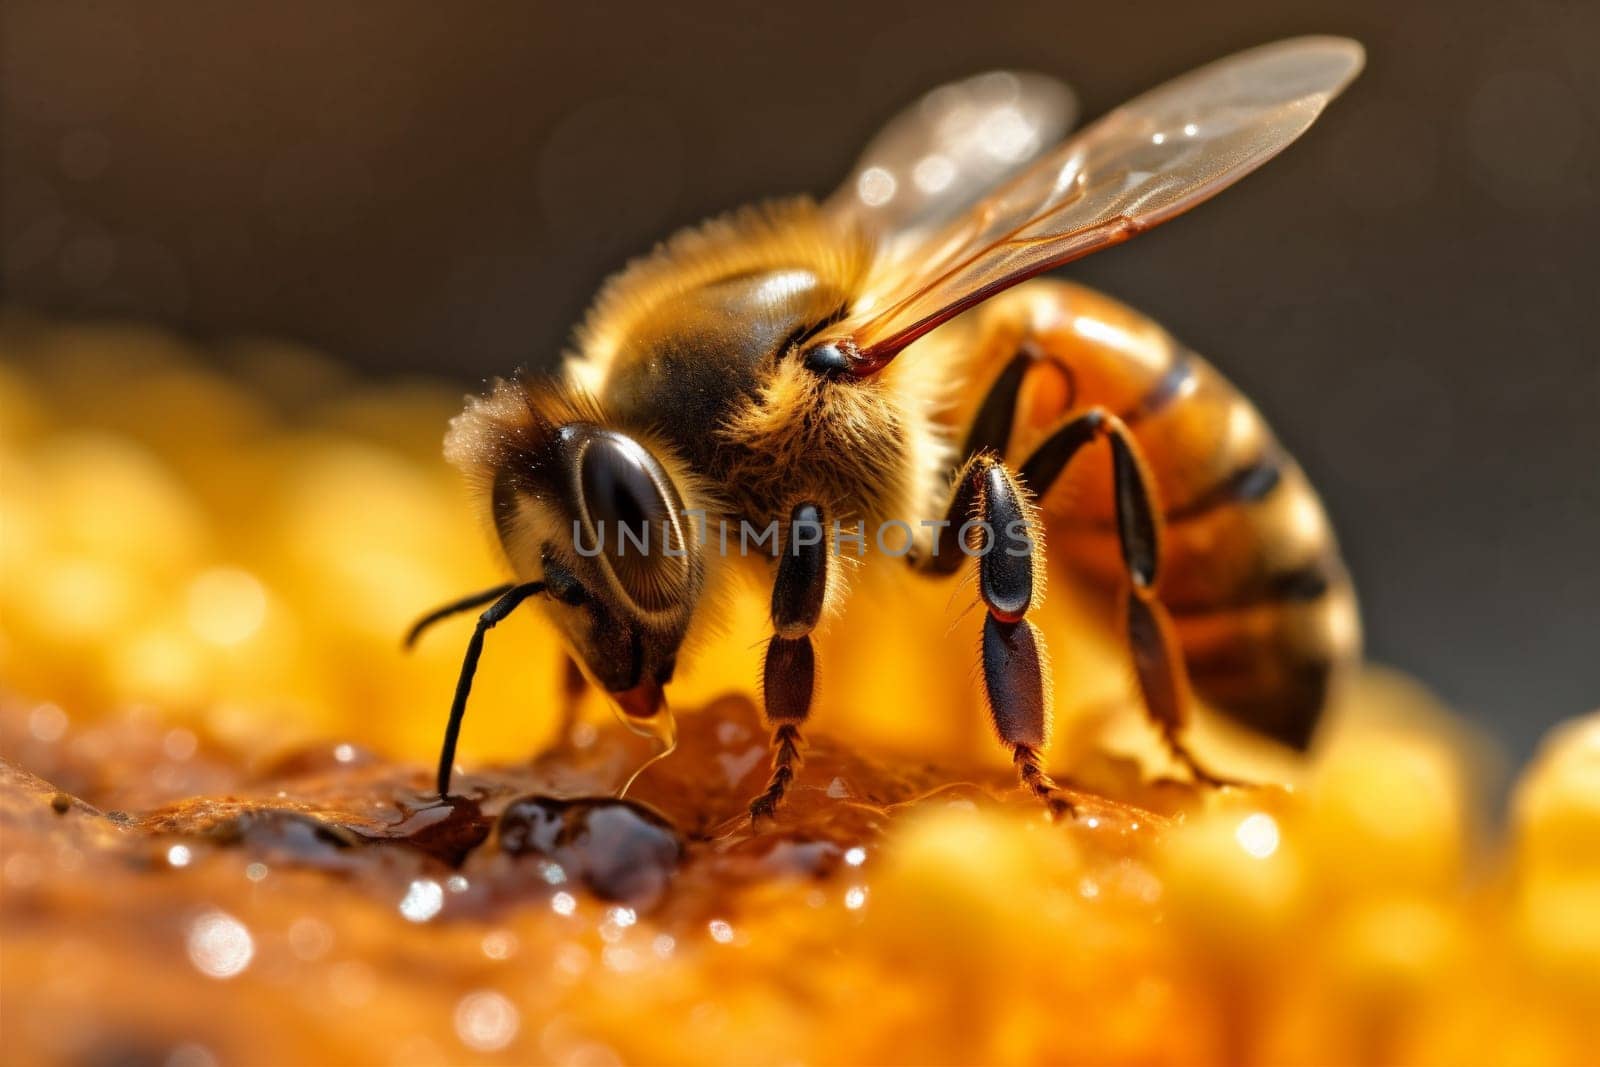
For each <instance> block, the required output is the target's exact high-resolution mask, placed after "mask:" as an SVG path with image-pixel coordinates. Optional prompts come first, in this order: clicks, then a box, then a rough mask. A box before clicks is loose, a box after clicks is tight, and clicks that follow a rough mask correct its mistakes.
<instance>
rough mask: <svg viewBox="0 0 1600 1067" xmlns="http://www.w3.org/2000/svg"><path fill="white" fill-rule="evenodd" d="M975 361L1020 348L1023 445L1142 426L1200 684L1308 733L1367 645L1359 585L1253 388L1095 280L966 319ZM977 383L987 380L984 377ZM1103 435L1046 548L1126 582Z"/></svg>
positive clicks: (1292, 736) (997, 303)
mask: <svg viewBox="0 0 1600 1067" xmlns="http://www.w3.org/2000/svg"><path fill="white" fill-rule="evenodd" d="M973 319H974V322H973V323H972V324H971V325H970V326H969V329H973V330H974V332H973V333H972V334H971V335H970V336H971V339H972V341H973V342H974V344H975V345H976V346H977V348H979V349H981V355H980V356H979V358H978V360H977V362H976V363H975V364H974V365H976V366H982V367H998V366H1002V365H1004V364H1006V363H1007V362H1008V361H1009V359H1010V358H1011V356H1010V355H1009V354H1008V353H1015V352H1018V351H1026V352H1028V353H1029V354H1030V355H1032V356H1033V358H1034V363H1033V366H1032V368H1031V369H1030V371H1029V372H1028V376H1027V378H1026V380H1025V381H1024V384H1023V388H1022V393H1021V397H1020V400H1019V404H1018V413H1017V420H1016V424H1015V427H1014V430H1013V432H1012V435H1011V441H1010V446H1009V448H1008V449H1007V452H1008V455H1009V457H1010V458H1012V459H1016V458H1017V457H1020V456H1023V455H1026V454H1027V451H1028V449H1029V448H1030V447H1031V446H1032V445H1033V443H1034V442H1036V441H1037V440H1039V439H1040V438H1041V437H1042V436H1043V435H1044V434H1045V433H1046V432H1047V431H1048V430H1049V429H1050V428H1051V427H1053V426H1054V425H1056V424H1057V423H1059V422H1060V421H1061V420H1062V419H1063V418H1065V417H1067V416H1068V415H1069V414H1070V413H1072V412H1074V411H1079V410H1082V409H1084V408H1087V407H1093V406H1101V407H1104V408H1106V409H1108V410H1110V411H1112V412H1113V413H1115V414H1117V415H1118V416H1119V417H1120V418H1121V419H1122V420H1123V421H1124V422H1125V423H1126V424H1127V425H1128V426H1129V428H1130V429H1131V430H1132V432H1133V434H1134V436H1135V438H1136V439H1137V440H1138V443H1139V445H1140V447H1141V449H1142V451H1143V453H1144V456H1145V459H1146V460H1147V461H1148V464H1149V467H1150V473H1151V474H1152V475H1153V477H1154V481H1155V484H1156V486H1157V489H1158V492H1159V495H1160V498H1161V503H1162V511H1163V514H1164V516H1165V524H1164V530H1163V541H1162V551H1161V559H1162V573H1161V580H1160V585H1159V592H1160V596H1161V600H1162V601H1163V602H1164V603H1165V604H1166V605H1167V607H1168V608H1169V609H1170V611H1171V614H1172V616H1173V620H1174V623H1175V625H1176V627H1177V632H1178V638H1179V641H1180V643H1181V645H1182V648H1183V652H1184V659H1185V663H1186V665H1187V667H1188V671H1189V675H1190V678H1191V680H1192V682H1193V683H1194V687H1195V689H1196V690H1197V691H1198V692H1199V694H1200V695H1201V696H1202V697H1203V698H1204V699H1205V700H1206V701H1207V702H1208V703H1211V704H1213V705H1215V706H1216V707H1218V708H1219V709H1220V710H1223V711H1226V712H1228V713H1230V714H1231V715H1232V716H1234V717H1235V718H1237V719H1239V720H1241V721H1243V722H1244V723H1245V724H1246V725H1249V726H1251V727H1252V728H1254V729H1256V730H1259V731H1260V732H1262V733H1265V734H1268V735H1270V736H1273V737H1276V738H1278V739H1279V740H1282V741H1284V742H1286V743H1289V744H1292V745H1295V746H1296V747H1303V746H1304V745H1305V744H1306V743H1307V742H1308V741H1309V739H1310V735H1311V731H1312V730H1313V728H1314V727H1315V725H1316V721H1317V717H1318V715H1319V714H1320V712H1321V710H1322V708H1323V706H1324V704H1325V703H1326V700H1327V696H1328V690H1329V687H1330V685H1331V683H1332V682H1333V680H1334V678H1335V676H1336V675H1337V674H1338V673H1339V671H1340V669H1341V668H1342V667H1344V666H1345V665H1346V664H1348V663H1349V662H1350V661H1351V660H1353V658H1354V657H1355V655H1356V654H1357V652H1358V649H1359V628H1358V624H1357V621H1356V615H1355V605H1354V596H1353V593H1352V591H1351V588H1350V583H1349V580H1348V578H1347V576H1346V574H1345V570H1344V565H1343V563H1342V562H1341V560H1340V557H1339V552H1338V546H1337V544H1336V542H1335V539H1334V536H1333V532H1332V529H1331V528H1330V527H1329V524H1328V521H1327V518H1326V516H1325V515H1324V513H1323V510H1322V505H1321V503H1320V501H1318V499H1317V496H1316V493H1315V492H1314V491H1313V490H1312V488H1311V486H1310V485H1309V484H1308V483H1307V481H1306V479H1305V476H1304V475H1303V474H1302V473H1301V471H1300V468H1299V467H1298V466H1297V465H1296V464H1295V462H1294V460H1293V459H1292V458H1291V457H1290V456H1289V455H1288V454H1287V453H1286V452H1285V451H1284V450H1283V448H1282V446H1280V445H1279V444H1278V442H1277V441H1276V439H1275V438H1274V437H1273V436H1272V433H1271V431H1270V430H1269V429H1268V428H1267V426H1266V424H1265V423H1264V422H1263V420H1262V419H1261V417H1260V415H1259V414H1258V413H1257V412H1256V410H1255V408H1254V406H1253V405H1251V403H1250V402H1249V401H1248V400H1247V399H1246V398H1245V397H1244V396H1243V395H1242V394H1240V393H1239V391H1238V390H1237V389H1235V388H1234V387H1233V386H1232V385H1230V384H1229V383H1228V382H1227V381H1226V379H1224V378H1223V377H1222V375H1221V374H1219V373H1218V372H1217V371H1216V370H1215V369H1214V368H1213V367H1211V366H1210V364H1208V363H1207V362H1206V361H1205V360H1203V359H1202V358H1200V357H1199V356H1198V355H1195V354H1194V353H1193V352H1190V351H1188V350H1187V349H1185V348H1184V347H1183V346H1182V345H1180V344H1178V343H1177V342H1176V341H1174V340H1173V339H1172V338H1171V336H1170V335H1168V334H1167V333H1166V332H1165V331H1164V330H1162V329H1161V328H1160V327H1158V326H1156V325H1155V324H1154V323H1152V322H1151V321H1150V320H1149V319H1147V318H1145V317H1144V316H1141V315H1139V314H1138V313H1137V312H1134V311H1132V310H1131V309H1129V308H1127V307H1125V306H1123V305H1121V304H1119V303H1117V302H1115V301H1113V300H1111V299H1109V298H1107V297H1104V296H1101V295H1100V294H1098V293H1094V292H1092V291H1090V290H1086V289H1082V288H1079V287H1077V286H1072V285H1068V284H1065V283H1061V282H1034V283H1030V284H1028V285H1025V286H1022V287H1020V288H1019V289H1018V290H1016V291H1014V292H1012V293H1008V294H1005V295H1003V296H1002V297H1000V298H997V299H996V300H994V301H991V302H990V303H989V304H988V305H985V306H984V308H982V309H981V311H980V312H979V313H978V314H977V315H976V316H974V317H973ZM980 391H981V390H980ZM1106 447H1107V446H1106V445H1105V444H1104V443H1099V444H1095V445H1091V446H1089V452H1090V455H1087V456H1081V457H1080V458H1078V459H1077V460H1076V461H1075V462H1074V463H1073V464H1072V466H1071V467H1070V468H1069V470H1068V471H1067V472H1066V474H1065V475H1064V476H1063V478H1062V479H1061V480H1060V482H1059V483H1058V484H1057V485H1056V486H1054V487H1051V488H1049V489H1048V491H1047V492H1045V493H1044V496H1043V499H1042V500H1041V504H1042V506H1043V509H1044V513H1045V522H1046V538H1047V541H1048V546H1047V547H1048V548H1049V550H1050V553H1051V555H1052V557H1055V558H1060V557H1062V556H1065V557H1066V558H1067V559H1068V560H1070V561H1071V564H1072V565H1073V566H1074V568H1075V569H1077V570H1078V571H1079V572H1080V573H1082V574H1084V575H1085V576H1087V577H1088V579H1089V580H1090V581H1092V582H1095V583H1098V584H1104V585H1107V586H1113V585H1117V584H1119V583H1121V582H1122V581H1123V574H1124V570H1123V566H1122V564H1121V561H1120V560H1119V558H1118V553H1117V543H1116V537H1115V526H1114V522H1115V519H1114V512H1113V498H1112V485H1111V470H1110V466H1111V465H1110V463H1109V462H1107V460H1106V456H1105V450H1106Z"/></svg>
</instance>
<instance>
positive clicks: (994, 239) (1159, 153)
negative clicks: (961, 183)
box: [830, 37, 1363, 373]
mask: <svg viewBox="0 0 1600 1067" xmlns="http://www.w3.org/2000/svg"><path fill="white" fill-rule="evenodd" d="M1362 57H1363V53H1362V49H1361V46H1360V45H1359V44H1357V43H1356V42H1354V41H1350V40H1346V39H1344V38H1338V37H1299V38H1295V39H1292V40H1287V41H1279V42H1277V43H1275V44H1269V45H1264V46H1262V47H1260V48H1254V49H1251V50H1249V51H1246V52H1240V53H1238V54H1237V55H1233V56H1229V57H1228V58H1226V59H1222V60H1219V61H1218V62H1215V63H1212V64H1210V65H1208V66H1205V67H1201V68H1200V69H1199V70H1196V71H1192V72H1190V73H1188V74H1185V75H1183V76H1182V77H1180V78H1177V79H1175V80H1174V81H1170V82H1168V83H1166V84H1165V85H1162V86H1160V87H1159V88H1156V89H1153V90H1151V91H1150V92H1147V93H1145V94H1144V95H1143V96H1140V97H1137V98H1135V99H1134V100H1132V101H1130V102H1129V103H1126V104H1124V105H1122V106H1121V107H1119V108H1117V109H1116V110H1115V111H1112V112H1110V113H1109V114H1107V115H1106V116H1104V117H1103V118H1101V119H1100V120H1099V121H1097V122H1095V123H1094V124H1093V125H1091V126H1089V127H1088V128H1086V129H1084V130H1083V131H1082V132H1080V133H1078V134H1077V135H1076V136H1074V137H1072V138H1071V139H1069V140H1067V141H1066V142H1065V143H1063V144H1061V145H1059V146H1057V147H1056V148H1055V149H1054V150H1052V151H1050V152H1048V153H1047V154H1045V155H1044V156H1043V157H1041V158H1040V159H1039V160H1038V161H1037V162H1036V163H1034V164H1033V165H1032V166H1030V167H1029V168H1028V169H1027V170H1026V171H1024V172H1023V173H1021V174H1019V175H1018V176H1017V177H1015V178H1014V179H1012V180H1011V181H1010V182H1008V183H1006V184H1004V185H1002V186H1001V187H1000V188H999V189H997V190H995V191H994V192H993V193H992V194H991V195H990V196H988V197H987V198H986V199H984V200H982V201H980V202H979V203H978V204H977V205H976V206H975V207H974V208H973V209H972V211H971V212H970V213H969V214H967V215H966V216H964V217H962V218H960V219H958V220H956V221H954V222H951V223H950V224H948V225H947V226H945V227H943V228H941V229H939V230H937V231H936V232H934V233H932V234H931V235H929V236H927V237H926V238H925V239H923V240H921V241H919V242H918V245H917V247H916V248H915V249H913V250H912V251H911V253H910V255H899V256H896V257H895V260H894V262H895V263H897V264H900V265H899V266H891V268H890V269H886V270H883V271H880V272H878V277H877V278H876V280H875V281H874V282H872V283H871V284H870V285H869V286H868V291H867V292H866V294H865V295H864V296H863V297H862V299H861V300H860V301H858V302H857V304H856V306H855V307H854V308H853V309H852V313H851V315H850V317H849V318H848V319H847V320H846V322H845V323H843V324H842V325H841V326H840V328H839V329H838V330H836V331H830V332H831V333H834V334H836V335H844V336H848V337H849V338H850V339H851V340H852V341H853V342H854V343H855V347H856V348H857V349H858V350H859V352H860V356H859V357H858V361H859V366H860V367H861V368H862V370H861V372H862V373H870V371H871V370H873V369H876V368H877V367H880V366H882V365H883V364H884V363H886V362H888V360H889V359H891V358H893V356H894V354H895V353H896V352H898V351H899V350H900V349H901V348H903V347H904V346H905V345H907V344H909V343H911V341H913V340H915V339H916V338H917V337H919V336H921V335H922V334H923V333H925V332H926V331H928V330H930V329H932V328H933V327H934V326H937V325H938V324H939V323H941V322H943V321H945V320H946V319H948V318H950V317H952V316H954V315H956V314H958V313H959V312H961V311H963V310H965V309H966V308H968V307H971V306H972V305H974V304H977V303H979V302H981V301H983V300H985V299H987V298H988V297H990V296H992V295H994V294H995V293H997V292H999V291H1000V290H1002V289H1005V288H1006V287H1008V286H1011V285H1015V284H1016V283H1017V282H1020V281H1022V280H1024V279H1025V278H1029V277H1031V276H1033V275H1035V274H1038V273H1040V272H1041V271H1046V270H1050V269H1052V268H1055V267H1058V266H1060V265H1062V264H1063V263H1067V262H1070V261H1071V260H1074V259H1077V258H1079V257H1081V256H1084V255H1087V254H1089V253H1090V252H1093V251H1096V250H1098V249H1101V248H1105V247H1108V246H1110V245H1113V244H1117V243H1119V242H1121V241H1125V240H1127V239H1128V238H1129V237H1131V236H1133V235H1134V234H1135V233H1138V232H1140V231H1142V230H1147V229H1149V228H1151V227H1152V226H1156V225H1158V224H1159V223H1162V222H1165V221H1166V220H1167V219H1170V218H1172V217H1173V216H1175V215H1177V214H1179V213H1181V212H1183V211H1185V210H1187V209H1188V208H1191V207H1193V206H1194V205H1195V204H1198V203H1199V202H1200V201H1202V200H1205V199H1206V198H1207V197H1210V196H1212V195H1213V194H1215V193H1217V192H1219V191H1220V190H1222V189H1224V188H1226V187H1227V186H1229V185H1231V184H1233V183H1234V182H1236V181H1238V180H1239V179H1240V178H1242V177H1244V176H1245V175H1246V174H1249V173H1250V172H1251V171H1252V170H1254V169H1255V168H1256V167H1258V166H1260V165H1261V164H1262V163H1264V162H1266V161H1267V160H1268V159H1271V158H1272V157H1273V156H1274V155H1276V154H1277V153H1278V152H1280V151H1282V150H1283V148H1284V147H1285V146H1286V145H1288V144H1289V143H1290V142H1291V141H1293V140H1294V139H1295V138H1296V137H1298V136H1300V134H1301V133H1303V132H1304V131H1305V129H1306V128H1307V127H1308V126H1310V125H1311V123H1312V122H1313V121H1315V119H1316V117H1317V115H1318V114H1320V113H1321V111H1322V109H1323V107H1324V106H1325V105H1326V104H1327V102H1328V101H1329V100H1331V99H1332V98H1333V97H1334V96H1335V95H1336V94H1337V93H1338V92H1339V91H1340V90H1341V89H1343V88H1344V87H1345V86H1346V85H1347V84H1349V82H1350V80H1351V79H1352V78H1354V77H1355V75H1356V74H1357V73H1358V72H1359V71H1360V69H1361V64H1362ZM908 267H909V269H907V268H908Z"/></svg>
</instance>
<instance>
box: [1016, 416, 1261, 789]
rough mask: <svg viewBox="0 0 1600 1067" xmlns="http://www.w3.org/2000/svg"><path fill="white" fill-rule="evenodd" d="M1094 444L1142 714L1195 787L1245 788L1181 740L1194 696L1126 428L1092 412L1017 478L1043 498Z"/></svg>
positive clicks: (1145, 484) (1064, 430)
mask: <svg viewBox="0 0 1600 1067" xmlns="http://www.w3.org/2000/svg"><path fill="white" fill-rule="evenodd" d="M1099 438H1105V439H1106V440H1108V441H1109V442H1110V445H1111V474H1112V493H1113V496H1114V498H1115V506H1116V520H1117V545H1118V548H1119V550H1120V552H1121V555H1122V564H1123V570H1124V573H1125V575H1126V578H1127V583H1126V586H1125V588H1124V590H1123V605H1122V619H1123V627H1122V629H1123V634H1124V636H1125V637H1126V639H1127V642H1128V647H1129V649H1130V651H1131V652H1132V654H1133V667H1134V674H1135V676H1136V677H1137V678H1138V681H1139V691H1140V693H1141V695H1142V696H1143V697H1144V705H1145V710H1146V712H1147V713H1148V715H1149V716H1150V719H1151V721H1152V722H1153V723H1154V725H1155V726H1156V727H1157V728H1158V729H1159V730H1160V731H1161V736H1162V738H1163V739H1164V740H1165V741H1166V744H1167V747H1168V749H1170V750H1171V752H1172V755H1173V756H1174V758H1176V759H1177V760H1178V762H1180V763H1182V764H1183V765H1184V766H1185V767H1186V768H1188V770H1189V773H1190V774H1191V775H1192V776H1193V777H1194V779H1195V781H1197V782H1200V783H1203V784H1205V785H1212V786H1227V785H1243V784H1245V783H1242V782H1237V781H1234V780H1233V779H1229V778H1225V777H1223V776H1221V775H1218V774H1214V773H1212V772H1211V771H1209V770H1207V769H1206V768H1205V766H1204V765H1203V764H1201V763H1200V761H1199V760H1197V759H1196V758H1195V756H1194V753H1192V752H1190V751H1189V748H1188V746H1187V745H1186V744H1185V743H1184V741H1183V731H1184V728H1185V727H1186V726H1187V725H1188V721H1189V707H1190V705H1191V702H1192V700H1193V697H1192V695H1191V694H1190V691H1189V679H1188V674H1187V672H1186V671H1185V670H1184V665H1183V652H1182V650H1181V649H1180V648H1179V646H1178V639H1177V635H1176V633H1175V632H1174V631H1173V627H1172V619H1171V617H1170V616H1169V615H1168V613H1167V609H1166V607H1165V606H1164V605H1163V604H1162V603H1161V600H1160V597H1159V596H1158V595H1157V593H1156V582H1157V579H1158V577H1159V574H1160V563H1161V518H1160V516H1161V514H1162V512H1161V506H1160V502H1159V501H1158V500H1157V498H1156V494H1155V488H1154V482H1153V480H1152V478H1151V477H1150V474H1149V469H1148V467H1147V465H1146V464H1145V461H1144V458H1143V456H1142V455H1141V454H1140V452H1139V445H1138V442H1137V441H1136V440H1135V439H1134V436H1133V434H1132V433H1131V432H1130V431H1129V430H1128V427H1127V426H1126V425H1124V424H1123V422H1122V420H1121V419H1119V418H1117V417H1116V416H1115V415H1113V414H1112V413H1111V412H1109V411H1107V410H1105V409H1104V408H1098V407H1096V408H1090V409H1088V410H1087V411H1084V412H1083V413H1082V414H1080V415H1077V416H1075V417H1073V418H1071V419H1069V420H1068V421H1067V422H1065V423H1063V424H1062V425H1061V426H1059V427H1058V428H1057V429H1056V430H1055V431H1054V432H1052V433H1051V434H1050V435H1049V436H1048V437H1047V438H1045V440H1044V441H1043V442H1042V443H1041V444H1040V445H1039V446H1038V447H1037V448H1036V449H1035V450H1034V452H1033V454H1032V455H1030V456H1029V457H1028V458H1027V460H1025V461H1024V462H1023V464H1022V467H1021V476H1022V480H1023V482H1024V483H1025V484H1026V485H1028V486H1030V487H1031V488H1032V489H1033V490H1034V491H1035V492H1036V493H1039V494H1041V495H1042V494H1043V493H1045V492H1046V491H1048V490H1049V488H1050V487H1051V486H1052V485H1054V484H1055V482H1056V479H1057V478H1059V477H1060V476H1061V473H1062V471H1064V470H1065V469H1066V467H1067V464H1068V463H1070V462H1071V460H1072V458H1073V457H1074V456H1076V455H1077V454H1078V452H1079V451H1080V450H1081V449H1082V448H1083V446H1084V445H1087V444H1089V443H1090V442H1091V441H1094V440H1096V439H1099Z"/></svg>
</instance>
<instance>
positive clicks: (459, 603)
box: [404, 582, 514, 652]
mask: <svg viewBox="0 0 1600 1067" xmlns="http://www.w3.org/2000/svg"><path fill="white" fill-rule="evenodd" d="M513 588H514V586H513V585H512V583H511V582H507V583H506V584H505V585H497V586H495V587H494V588H493V589H485V590H484V591H483V592H481V593H472V594H470V595H468V596H464V597H462V598H461V599H460V600H452V601H450V603H448V604H442V605H440V606H439V607H437V608H434V609H433V610H432V611H430V612H428V613H427V614H426V615H424V616H423V617H422V618H420V619H418V620H417V621H416V622H414V623H412V624H411V629H409V630H407V631H406V639H405V642H404V647H405V650H406V651H407V652H409V651H411V649H412V647H413V646H415V645H416V643H417V638H419V637H421V636H422V633H423V631H424V630H426V629H428V627H430V626H432V625H433V624H434V623H436V622H439V621H441V620H443V619H448V618H449V617H450V616H452V615H459V614H461V613H462V612H463V611H471V610H472V609H473V608H476V607H481V606H482V605H484V604H487V603H488V602H489V601H491V600H494V599H496V598H498V597H502V596H505V595H506V594H507V593H509V592H511V590H512V589H513Z"/></svg>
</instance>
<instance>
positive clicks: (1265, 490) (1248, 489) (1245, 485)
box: [1167, 454, 1283, 522]
mask: <svg viewBox="0 0 1600 1067" xmlns="http://www.w3.org/2000/svg"><path fill="white" fill-rule="evenodd" d="M1282 482H1283V461H1282V459H1281V458H1280V457H1278V456H1275V455H1271V454H1268V455H1265V456H1262V457H1261V458H1260V459H1257V460H1256V461H1255V462H1253V463H1251V464H1249V465H1248V466H1244V467H1240V468H1239V469H1238V470H1235V471H1234V472H1233V473H1232V474H1230V475H1228V476H1227V477H1226V478H1224V479H1222V481H1220V482H1218V483H1217V484H1215V485H1213V486H1212V487H1211V488H1210V489H1207V490H1206V491H1205V492H1203V493H1201V494H1200V495H1199V496H1197V497H1195V498H1194V499H1193V500H1190V501H1188V502H1187V503H1184V504H1180V505H1179V506H1177V507H1175V508H1173V509H1172V510H1170V511H1168V512H1167V521H1168V522H1183V521H1185V520H1187V519H1197V518H1199V517H1200V516H1202V515H1205V514H1206V513H1208V512H1211V511H1215V510H1216V509H1218V508H1221V507H1226V506H1228V505H1229V504H1253V503H1255V502H1257V501H1261V500H1265V499H1266V498H1267V497H1269V496H1271V495H1272V493H1273V491H1274V490H1275V489H1277V488H1278V486H1279V485H1280V484H1282Z"/></svg>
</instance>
